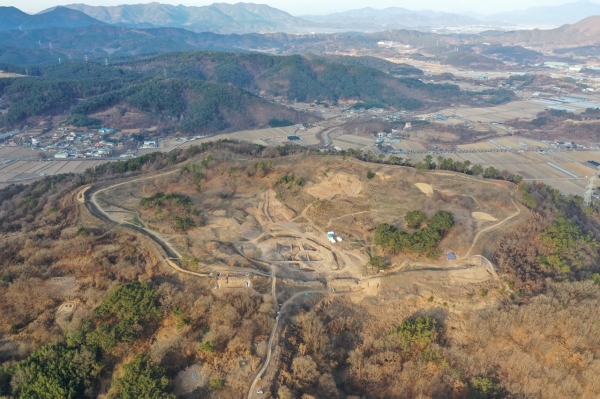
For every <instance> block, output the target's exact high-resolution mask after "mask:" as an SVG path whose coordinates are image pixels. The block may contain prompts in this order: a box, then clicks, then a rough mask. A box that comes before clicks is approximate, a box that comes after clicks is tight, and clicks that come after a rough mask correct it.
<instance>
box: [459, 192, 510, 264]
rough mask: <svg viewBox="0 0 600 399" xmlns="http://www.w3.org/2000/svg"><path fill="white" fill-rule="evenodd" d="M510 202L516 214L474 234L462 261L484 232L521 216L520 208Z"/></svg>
mask: <svg viewBox="0 0 600 399" xmlns="http://www.w3.org/2000/svg"><path fill="white" fill-rule="evenodd" d="M510 200H511V201H512V203H513V205H514V206H515V208H517V212H515V213H513V214H512V215H510V216H509V217H507V218H506V219H503V220H501V221H500V222H498V223H496V224H493V225H491V226H489V227H486V228H485V229H483V230H480V231H479V232H478V233H477V234H475V237H473V243H472V244H471V247H470V248H469V250H468V251H467V253H466V254H465V256H463V259H464V258H467V257H468V256H469V254H470V253H471V251H472V250H473V248H474V247H475V244H477V240H479V237H480V236H481V235H482V234H484V233H486V232H488V231H490V230H493V229H495V228H497V227H499V226H501V225H503V224H504V223H506V222H508V221H509V220H510V219H512V218H514V217H517V216H519V215H520V214H521V208H520V207H519V205H518V204H517V203H516V202H515V200H514V199H512V198H511V199H510Z"/></svg>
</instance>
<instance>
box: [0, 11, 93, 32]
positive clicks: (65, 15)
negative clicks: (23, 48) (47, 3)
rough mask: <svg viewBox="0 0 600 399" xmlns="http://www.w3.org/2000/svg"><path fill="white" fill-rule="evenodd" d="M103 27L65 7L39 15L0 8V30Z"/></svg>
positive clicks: (82, 14)
mask: <svg viewBox="0 0 600 399" xmlns="http://www.w3.org/2000/svg"><path fill="white" fill-rule="evenodd" d="M96 24H97V25H104V22H101V21H98V20H97V19H94V18H92V17H90V16H89V15H87V14H85V13H83V12H80V11H77V10H73V9H70V8H67V7H55V8H53V9H51V10H48V11H47V12H42V13H39V14H34V15H31V14H27V13H24V12H23V11H21V10H19V9H18V8H16V7H0V30H17V29H20V30H28V29H43V28H49V27H59V28H81V27H85V26H91V25H96Z"/></svg>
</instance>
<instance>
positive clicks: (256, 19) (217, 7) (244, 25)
mask: <svg viewBox="0 0 600 399" xmlns="http://www.w3.org/2000/svg"><path fill="white" fill-rule="evenodd" d="M65 7H68V8H70V9H73V10H77V11H80V12H82V13H85V14H87V15H89V16H91V17H93V18H95V19H98V20H100V21H102V22H105V23H108V24H116V25H124V26H129V27H138V28H143V27H177V28H185V29H188V30H191V31H195V32H214V33H250V32H253V33H254V32H255V33H267V32H288V31H302V30H304V29H309V28H310V26H311V25H314V24H312V23H310V22H309V21H305V20H303V19H301V18H298V17H294V16H292V15H290V14H288V13H286V12H284V11H281V10H278V9H276V8H273V7H270V6H268V5H265V4H253V3H237V4H227V3H215V4H211V5H209V6H201V7H194V6H190V7H186V6H183V5H178V6H173V5H169V4H160V3H148V4H132V5H120V6H108V7H107V6H88V5H85V4H69V5H66V6H65Z"/></svg>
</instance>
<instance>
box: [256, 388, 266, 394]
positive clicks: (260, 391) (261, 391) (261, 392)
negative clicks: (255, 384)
mask: <svg viewBox="0 0 600 399" xmlns="http://www.w3.org/2000/svg"><path fill="white" fill-rule="evenodd" d="M256 393H260V394H261V395H262V394H263V393H265V391H263V390H262V389H259V390H258V391H256Z"/></svg>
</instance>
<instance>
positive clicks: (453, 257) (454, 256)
mask: <svg viewBox="0 0 600 399" xmlns="http://www.w3.org/2000/svg"><path fill="white" fill-rule="evenodd" d="M454 259H456V255H455V254H454V252H449V253H447V254H446V260H454Z"/></svg>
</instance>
